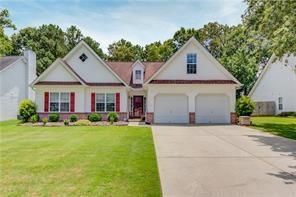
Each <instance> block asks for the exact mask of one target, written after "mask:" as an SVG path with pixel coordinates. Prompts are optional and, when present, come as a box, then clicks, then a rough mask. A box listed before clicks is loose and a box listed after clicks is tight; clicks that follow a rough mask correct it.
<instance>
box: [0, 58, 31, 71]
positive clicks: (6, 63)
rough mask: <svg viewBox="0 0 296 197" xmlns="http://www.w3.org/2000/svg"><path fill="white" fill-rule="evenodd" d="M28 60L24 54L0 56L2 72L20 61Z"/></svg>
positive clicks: (0, 69)
mask: <svg viewBox="0 0 296 197" xmlns="http://www.w3.org/2000/svg"><path fill="white" fill-rule="evenodd" d="M21 60H22V61H24V62H25V63H26V62H27V61H26V59H25V58H24V57H23V56H4V57H0V72H1V71H4V70H5V69H6V68H8V67H10V66H12V65H15V64H16V63H17V62H19V61H21Z"/></svg>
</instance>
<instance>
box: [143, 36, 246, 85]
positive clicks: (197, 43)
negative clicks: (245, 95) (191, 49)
mask: <svg viewBox="0 0 296 197" xmlns="http://www.w3.org/2000/svg"><path fill="white" fill-rule="evenodd" d="M189 43H193V44H195V46H196V47H197V48H198V49H200V50H201V51H202V52H203V53H204V54H205V55H206V56H207V57H208V59H209V60H210V61H212V62H213V63H214V65H215V66H216V67H217V68H218V69H219V70H220V71H222V72H223V74H225V75H226V76H227V77H229V78H231V79H232V80H233V81H235V82H236V83H237V84H238V86H242V84H241V83H240V82H239V81H238V80H237V79H236V78H235V77H234V76H233V75H232V74H231V73H230V72H229V71H228V70H226V69H225V68H224V66H222V65H221V64H220V63H219V62H218V61H217V60H216V59H215V58H214V57H213V56H212V55H211V54H210V53H209V52H208V51H207V50H206V49H205V48H204V47H203V46H202V45H201V44H200V43H199V42H198V41H197V40H196V39H195V38H194V37H191V38H190V39H189V40H188V41H187V42H186V43H185V44H184V45H183V46H182V47H181V48H180V49H179V50H178V51H177V52H176V53H175V54H174V55H173V56H171V57H170V58H169V60H168V61H166V63H165V64H164V65H163V66H162V67H161V68H160V69H159V70H158V71H157V72H156V73H154V74H153V75H152V76H151V77H150V79H148V80H147V81H146V82H145V83H144V85H146V84H148V83H149V82H150V81H151V80H152V79H153V78H155V77H156V76H157V75H158V74H159V73H160V72H161V71H162V70H163V69H164V68H165V67H166V66H167V65H168V64H169V63H170V62H171V61H173V59H175V57H176V56H177V55H179V54H180V53H181V52H182V51H183V50H184V49H185V48H186V47H187V46H188V45H189Z"/></svg>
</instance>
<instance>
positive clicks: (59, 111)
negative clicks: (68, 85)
mask: <svg viewBox="0 0 296 197" xmlns="http://www.w3.org/2000/svg"><path fill="white" fill-rule="evenodd" d="M50 93H58V95H59V101H58V103H59V104H58V105H59V110H58V111H51V110H50V103H51V102H50ZM61 93H66V94H68V95H69V102H68V103H69V110H68V111H61ZM48 97H49V98H48V112H50V113H67V112H70V111H71V109H70V108H71V94H70V92H48ZM63 103H65V102H63Z"/></svg>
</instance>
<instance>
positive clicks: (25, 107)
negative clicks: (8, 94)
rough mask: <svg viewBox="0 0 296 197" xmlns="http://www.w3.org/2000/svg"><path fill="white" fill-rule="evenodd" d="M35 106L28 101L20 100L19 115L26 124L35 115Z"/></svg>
mask: <svg viewBox="0 0 296 197" xmlns="http://www.w3.org/2000/svg"><path fill="white" fill-rule="evenodd" d="M36 110H37V105H36V104H35V103H34V102H33V101H31V100H29V99H25V100H22V101H21V102H20V104H19V113H20V116H21V118H22V120H23V121H24V122H28V120H29V119H30V118H31V117H32V116H33V115H35V114H36Z"/></svg>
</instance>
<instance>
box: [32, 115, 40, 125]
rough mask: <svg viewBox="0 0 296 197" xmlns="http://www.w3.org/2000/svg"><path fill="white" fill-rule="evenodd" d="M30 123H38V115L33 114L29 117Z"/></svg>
mask: <svg viewBox="0 0 296 197" xmlns="http://www.w3.org/2000/svg"><path fill="white" fill-rule="evenodd" d="M30 121H31V122H32V123H36V122H38V121H39V116H38V114H34V115H33V116H31V118H30Z"/></svg>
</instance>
